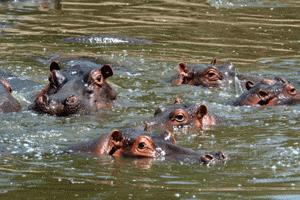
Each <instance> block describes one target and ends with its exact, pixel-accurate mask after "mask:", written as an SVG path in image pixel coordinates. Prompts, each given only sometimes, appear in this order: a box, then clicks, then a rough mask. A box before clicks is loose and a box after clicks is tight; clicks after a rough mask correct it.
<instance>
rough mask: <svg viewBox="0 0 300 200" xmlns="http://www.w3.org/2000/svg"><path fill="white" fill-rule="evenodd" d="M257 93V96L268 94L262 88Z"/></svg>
mask: <svg viewBox="0 0 300 200" xmlns="http://www.w3.org/2000/svg"><path fill="white" fill-rule="evenodd" d="M258 94H259V96H261V97H266V96H268V93H267V92H266V91H263V90H260V91H259V92H258Z"/></svg>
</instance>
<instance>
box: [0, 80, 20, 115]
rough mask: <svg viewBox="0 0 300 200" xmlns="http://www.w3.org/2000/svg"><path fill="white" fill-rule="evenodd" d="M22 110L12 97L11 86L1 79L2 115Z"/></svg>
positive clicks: (0, 107) (0, 103) (0, 108)
mask: <svg viewBox="0 0 300 200" xmlns="http://www.w3.org/2000/svg"><path fill="white" fill-rule="evenodd" d="M20 110H21V106H20V104H19V102H18V101H17V100H16V99H15V98H14V97H13V96H12V88H11V86H10V84H9V83H8V82H7V81H6V80H5V79H3V78H0V113H7V112H18V111H20Z"/></svg>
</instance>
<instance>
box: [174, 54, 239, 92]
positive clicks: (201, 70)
mask: <svg viewBox="0 0 300 200" xmlns="http://www.w3.org/2000/svg"><path fill="white" fill-rule="evenodd" d="M235 76H236V73H235V67H234V66H233V64H232V63H231V62H226V63H224V64H221V65H217V60H216V58H214V59H213V60H212V61H211V64H210V65H199V64H194V65H187V64H185V63H179V64H178V67H177V77H175V78H173V79H172V84H173V85H182V84H188V85H194V86H200V85H201V86H204V87H221V86H223V85H230V84H231V83H233V82H234V79H235Z"/></svg>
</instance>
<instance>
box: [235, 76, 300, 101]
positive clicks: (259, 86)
mask: <svg viewBox="0 0 300 200" xmlns="http://www.w3.org/2000/svg"><path fill="white" fill-rule="evenodd" d="M245 84H246V89H247V90H246V91H245V92H244V93H243V94H241V96H240V97H238V98H237V99H236V100H235V101H234V102H233V105H234V106H243V105H248V106H275V105H291V104H298V103H300V95H299V93H298V92H297V90H296V88H295V87H294V86H293V85H292V84H291V83H290V82H288V81H287V80H285V79H284V78H282V77H275V78H274V79H273V80H272V79H264V80H261V81H259V82H257V83H253V82H251V81H247V82H246V83H245Z"/></svg>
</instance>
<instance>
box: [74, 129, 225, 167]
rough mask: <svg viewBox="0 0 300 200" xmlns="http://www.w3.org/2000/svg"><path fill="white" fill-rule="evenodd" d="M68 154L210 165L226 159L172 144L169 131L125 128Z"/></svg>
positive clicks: (78, 146)
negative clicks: (145, 130)
mask: <svg viewBox="0 0 300 200" xmlns="http://www.w3.org/2000/svg"><path fill="white" fill-rule="evenodd" d="M70 151H71V152H81V153H91V154H94V155H97V156H102V155H111V156H112V157H114V158H118V157H131V158H152V159H158V160H166V159H167V160H180V161H188V162H193V163H194V162H197V163H202V164H213V163H215V162H216V161H224V160H226V159H227V158H226V156H225V155H224V154H223V153H222V152H215V153H208V154H202V153H200V152H196V151H194V150H192V149H188V148H184V147H180V146H178V145H176V144H175V140H174V138H173V136H172V135H171V134H170V133H169V132H164V133H163V134H161V135H155V134H149V133H148V132H144V131H137V130H133V129H126V130H125V131H124V132H121V131H120V130H114V131H112V132H111V133H110V134H105V135H101V136H100V137H99V138H97V139H95V140H93V141H91V142H88V143H82V144H79V145H75V146H72V147H71V148H70Z"/></svg>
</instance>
